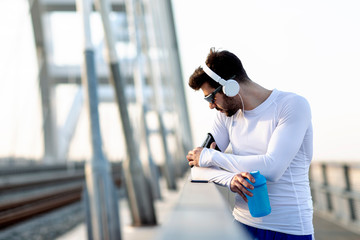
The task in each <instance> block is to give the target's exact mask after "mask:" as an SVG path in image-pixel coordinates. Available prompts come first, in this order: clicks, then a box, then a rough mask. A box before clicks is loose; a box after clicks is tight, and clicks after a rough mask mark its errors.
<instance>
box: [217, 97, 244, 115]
mask: <svg viewBox="0 0 360 240" xmlns="http://www.w3.org/2000/svg"><path fill="white" fill-rule="evenodd" d="M240 105H241V103H240V104H239V102H238V101H236V100H235V99H234V98H233V97H227V96H225V98H224V108H220V107H219V106H216V110H218V111H220V112H222V113H224V114H225V115H226V116H227V117H231V116H233V115H234V114H235V113H237V111H238V110H239V109H240V107H239V106H240Z"/></svg>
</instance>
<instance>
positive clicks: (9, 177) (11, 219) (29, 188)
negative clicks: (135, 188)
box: [0, 164, 121, 230]
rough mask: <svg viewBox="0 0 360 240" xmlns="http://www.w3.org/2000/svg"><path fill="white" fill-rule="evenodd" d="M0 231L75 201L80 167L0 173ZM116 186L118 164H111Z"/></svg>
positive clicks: (79, 194) (80, 182) (78, 197)
mask: <svg viewBox="0 0 360 240" xmlns="http://www.w3.org/2000/svg"><path fill="white" fill-rule="evenodd" d="M0 174H1V175H0V196H1V197H0V230H2V229H6V228H8V227H10V226H13V225H15V224H19V223H21V222H23V221H25V220H27V219H30V218H33V217H36V216H38V215H40V214H44V213H46V212H50V211H52V210H55V209H58V208H60V207H64V206H66V205H69V204H72V203H75V202H78V201H80V200H81V198H82V192H83V186H84V183H85V175H84V165H83V164H77V165H76V166H75V167H74V166H73V167H72V168H71V169H70V170H69V167H68V166H66V165H62V166H56V167H54V168H51V169H49V167H48V166H47V167H46V166H44V167H42V166H37V167H26V170H25V169H18V171H14V169H13V168H11V169H9V171H6V169H2V170H1V172H0ZM112 175H113V179H114V183H115V185H116V186H118V187H120V185H121V165H120V164H113V165H112Z"/></svg>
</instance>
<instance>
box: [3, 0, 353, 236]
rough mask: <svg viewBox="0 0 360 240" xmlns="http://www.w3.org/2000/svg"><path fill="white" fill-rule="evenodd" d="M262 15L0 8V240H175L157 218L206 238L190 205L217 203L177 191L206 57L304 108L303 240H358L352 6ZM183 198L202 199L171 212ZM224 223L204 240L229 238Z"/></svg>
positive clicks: (193, 139) (25, 0)
mask: <svg viewBox="0 0 360 240" xmlns="http://www.w3.org/2000/svg"><path fill="white" fill-rule="evenodd" d="M275 2H276V3H274V4H271V6H270V5H268V4H269V3H265V2H262V1H253V2H252V3H249V2H247V3H246V1H232V0H226V1H224V2H222V4H221V5H219V4H218V2H217V1H210V0H209V1H208V0H199V1H191V3H189V1H182V0H172V1H171V0H153V1H149V0H95V1H90V0H79V1H76V0H2V1H0V86H1V87H0V108H1V113H2V114H1V119H0V239H56V238H60V239H68V235H66V233H67V232H68V231H69V230H71V229H74V228H75V229H76V228H77V227H78V226H79V225H81V224H82V226H84V225H85V226H86V227H85V228H86V234H85V230H84V229H83V228H80V231H82V234H83V235H81V236H82V237H83V238H88V239H120V238H123V239H144V236H147V237H148V236H152V235H149V232H151V233H152V234H155V233H156V234H157V235H158V236H159V237H158V238H160V239H166V237H168V236H169V235H168V234H170V235H171V236H172V237H174V236H173V232H174V225H176V226H177V228H176V229H177V231H178V237H179V239H181V236H184V235H181V233H182V234H184V228H182V227H180V226H178V225H181V226H183V227H185V226H187V225H186V224H188V223H186V222H185V220H184V222H177V221H176V220H178V219H175V220H174V214H172V213H173V212H175V216H178V217H179V216H180V218H183V219H187V218H186V217H189V216H190V215H186V214H189V213H190V214H191V217H199V218H197V219H198V221H199V222H203V223H204V226H203V227H205V228H208V226H210V225H211V224H213V223H214V222H211V218H208V219H204V218H201V216H202V215H203V212H200V211H199V212H197V211H195V210H194V209H195V208H196V204H197V203H198V201H209V202H210V203H211V204H210V203H209V206H210V205H211V207H212V208H214V206H219V208H220V209H222V210H223V207H224V208H228V206H227V204H228V203H226V202H228V201H229V202H230V203H229V204H230V206H231V200H229V199H230V197H229V196H230V195H231V194H230V193H228V192H226V191H224V189H222V190H221V191H220V192H221V193H222V196H225V199H226V201H225V203H223V202H222V199H221V198H220V197H218V192H219V191H214V190H215V189H214V188H215V187H214V186H212V185H211V186H209V185H210V184H209V185H206V184H205V185H199V186H198V185H191V184H190V183H189V182H188V179H187V174H188V169H189V168H188V166H187V162H186V160H185V156H186V154H187V152H188V150H190V149H192V148H193V147H194V146H196V145H200V143H201V142H200V141H201V140H202V138H203V137H204V136H205V134H206V131H207V129H208V127H209V126H210V125H209V124H210V123H211V121H210V120H211V118H212V116H213V115H212V114H213V113H209V112H206V110H205V111H204V110H203V109H206V107H207V106H206V105H205V104H201V103H200V104H199V103H197V102H198V99H199V98H200V97H199V95H198V93H194V92H192V91H190V90H189V88H188V87H187V83H186V82H187V77H188V75H189V74H191V72H192V71H193V70H194V69H195V68H196V67H198V66H199V65H201V64H202V62H203V61H204V60H205V58H206V54H207V53H208V50H209V49H210V47H219V48H226V49H228V50H230V51H234V52H235V53H237V54H240V58H241V59H242V60H243V61H244V65H245V68H246V69H247V70H248V73H249V75H250V76H254V78H255V79H254V81H256V82H259V83H260V84H262V85H265V86H266V87H268V88H274V87H276V88H279V90H289V91H294V92H299V93H300V94H301V95H304V96H305V97H307V98H308V100H309V101H310V103H311V104H312V108H313V115H314V118H313V119H314V129H315V141H314V142H315V159H314V164H313V165H312V167H311V174H310V176H309V177H310V180H311V184H312V185H311V187H312V190H313V199H314V206H315V213H316V214H315V221H316V224H315V228H316V229H315V230H317V232H318V236H317V238H316V239H331V237H336V238H335V239H339V238H341V239H358V236H359V235H358V234H359V230H358V229H359V224H360V210H359V209H360V183H359V181H358V178H357V175H358V173H359V165H358V163H357V158H358V153H359V148H358V146H357V144H358V143H359V139H360V138H358V134H359V131H358V130H359V127H358V124H357V119H358V118H359V116H360V114H358V113H359V112H358V109H357V108H356V109H355V108H354V107H353V105H352V104H353V103H354V102H356V101H357V100H358V94H357V89H356V88H354V87H351V85H350V84H349V82H351V83H352V82H354V81H353V80H354V79H355V80H356V79H357V78H358V76H359V72H358V71H353V70H351V69H353V66H355V67H356V69H357V65H358V63H360V58H359V53H360V50H359V47H358V46H357V45H358V40H359V39H360V37H359V34H357V31H354V26H356V24H354V22H355V23H356V22H360V21H357V20H359V19H358V18H359V15H358V14H357V12H356V11H355V9H356V8H355V7H354V6H357V5H356V4H355V3H353V2H351V1H347V2H346V3H341V4H340V3H339V2H338V1H333V2H331V3H330V4H329V5H321V3H317V4H313V3H312V1H304V2H303V4H301V5H295V3H290V2H285V1H281V0H277V1H275ZM323 4H325V3H323ZM309 6H311V8H310V7H309ZM323 7H324V8H323ZM320 9H321V10H322V9H324V11H323V12H322V14H323V15H320V16H322V17H323V18H321V20H319V21H318V20H316V21H315V20H314V19H317V18H316V17H317V16H318V15H317V14H315V13H318V12H320ZM215 11H217V12H215ZM354 11H355V12H356V14H354V13H355V12H354ZM220 13H221V16H222V17H220ZM334 13H337V14H338V15H337V16H338V17H337V18H336V19H335V20H330V19H333V18H332V17H333V16H334ZM246 14H249V15H246ZM275 15H276V16H278V18H275V17H274V16H275ZM214 16H219V17H214ZM340 16H344V17H340ZM284 18H286V19H287V20H284ZM248 19H250V20H248ZM247 20H248V21H249V22H247ZM230 23H231V24H235V25H234V26H232V25H231V24H230ZM291 24H292V25H291ZM352 24H354V25H352ZM230 25H231V26H230ZM270 25H271V26H270ZM290 25H291V26H290ZM238 28H239V29H240V30H239V29H238ZM343 29H345V30H343ZM286 30H287V31H289V32H290V33H289V32H286ZM348 30H349V31H348ZM214 31H215V32H214ZM238 31H239V32H241V33H242V34H243V35H244V36H248V38H245V37H241V36H242V35H241V34H239V35H238V34H237V32H238ZM285 32H286V33H285ZM334 32H335V33H334ZM257 34H258V35H257ZM287 34H288V35H287ZM302 34H303V35H304V36H302ZM321 34H323V35H324V38H321V37H320V36H321ZM229 36H231V37H229ZM339 36H342V37H341V38H340V37H339ZM261 39H263V40H261ZM295 39H296V40H295ZM324 39H325V40H324ZM230 40H231V41H230ZM323 40H324V41H323ZM324 42H325V43H326V44H324ZM304 43H307V45H306V46H305V44H304ZM334 43H340V44H339V45H335V44H334ZM339 46H340V47H339ZM346 46H347V48H346ZM282 49H283V50H282ZM324 52H326V54H325V55H323V53H324ZM262 54H263V55H262ZM310 56H311V57H310ZM305 59H306V61H305ZM344 59H351V61H349V62H346V64H345V60H344ZM334 62H337V64H335V63H334ZM300 63H301V64H302V65H301V64H300ZM285 64H288V65H285ZM300 65H301V66H302V67H299V66H300ZM279 71H281V72H280V73H278V72H279ZM289 72H292V74H291V75H289ZM294 73H296V74H294ZM309 75H310V76H309ZM340 77H344V79H343V80H339V79H340ZM289 78H292V79H293V81H289ZM264 79H265V80H268V81H267V82H265V83H262V82H261V81H262V80H264ZM281 79H282V80H283V81H282V82H281ZM324 79H325V80H324ZM258 80H259V81H258ZM316 80H318V81H316ZM357 80H358V79H357ZM347 81H349V82H347ZM310 83H311V85H310ZM340 83H343V85H341V84H340ZM273 84H274V85H273ZM327 84H328V85H327ZM326 86H327V87H326ZM293 88H295V89H293ZM355 93H356V94H355ZM194 99H196V100H195V101H194ZM318 99H321V100H320V101H319V100H318ZM200 101H201V100H199V102H200ZM345 105H346V106H347V107H348V108H351V109H352V111H347V109H346V108H342V107H343V106H345ZM200 109H201V110H200ZM334 109H335V110H334ZM334 112H335V113H336V114H334ZM340 112H341V113H342V114H340ZM344 119H346V123H344V122H345V121H344ZM338 123H341V124H338ZM344 125H346V126H344ZM329 127H331V129H329ZM329 131H331V134H329ZM329 136H331V137H329ZM335 146H336V148H337V149H336V148H335ZM342 157H344V158H342ZM199 192H204V193H207V194H209V197H208V198H209V199H204V198H201V196H199V195H198V197H199V198H194V199H191V200H192V201H190V202H187V201H185V202H184V197H179V194H183V195H182V196H194V195H193V194H194V193H199ZM190 193H191V194H190ZM195 195H196V194H195ZM179 199H180V200H179ZM117 200H119V202H118V201H117ZM210 200H211V201H210ZM120 202H124V204H120ZM176 206H177V207H176ZM174 209H175V210H174ZM179 209H183V211H180V212H179V211H178V210H179ZM203 210H204V209H203ZM206 210H209V209H206ZM218 210H219V209H218ZM164 211H166V215H164V214H165V213H164ZM51 214H52V215H51ZM229 214H230V213H229ZM50 215H51V217H48V216H50ZM124 216H127V217H124ZM164 216H166V217H167V218H165V217H164ZM324 218H326V219H327V220H330V222H327V221H325V223H326V224H325V223H324V221H323V219H324ZM34 219H35V220H34ZM165 219H166V220H165ZM224 219H227V217H226V216H224ZM35 222H36V223H35ZM226 223H227V220H224V222H223V223H222V224H219V225H217V226H213V227H212V231H213V233H218V234H219V233H220V234H225V233H224V232H226V233H227V234H228V235H223V237H224V238H223V239H226V238H227V237H228V238H229V239H232V238H233V237H234V236H235V235H236V236H239V234H241V233H238V232H236V231H234V230H233V229H231V228H229V229H228V228H223V229H222V230H221V228H222V227H224V225H225V224H226ZM339 225H340V226H341V228H337V226H339ZM44 226H46V229H44V228H43V227H44ZM130 226H131V227H130ZM211 226H212V225H211ZM161 227H163V228H161ZM164 228H165V229H164ZM144 229H146V231H144ZM224 229H226V231H225V230H224ZM339 229H340V230H339ZM194 231H196V229H194ZM70 235H71V234H70ZM75 235H76V233H75ZM175 235H176V234H175ZM209 235H210V236H203V237H204V239H210V237H214V238H216V236H218V235H216V234H212V232H209ZM62 236H65V237H63V238H61V237H62ZM129 236H131V237H129ZM82 237H80V238H79V237H77V238H75V239H81V238H82ZM150 239H153V238H152V237H151V238H150ZM197 239H200V237H199V238H197Z"/></svg>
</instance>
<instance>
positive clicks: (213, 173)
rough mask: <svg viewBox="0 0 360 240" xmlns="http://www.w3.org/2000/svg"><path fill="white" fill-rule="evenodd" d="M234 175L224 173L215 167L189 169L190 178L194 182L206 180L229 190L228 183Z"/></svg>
mask: <svg viewBox="0 0 360 240" xmlns="http://www.w3.org/2000/svg"><path fill="white" fill-rule="evenodd" d="M235 174H236V173H231V172H227V171H224V170H222V169H220V168H218V167H216V166H212V167H207V168H202V167H193V168H192V169H191V177H192V179H194V180H206V181H209V182H214V183H217V184H219V185H222V186H226V187H228V188H229V189H230V182H231V180H232V178H233V177H234V176H235Z"/></svg>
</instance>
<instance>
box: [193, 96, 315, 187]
mask: <svg viewBox="0 0 360 240" xmlns="http://www.w3.org/2000/svg"><path fill="white" fill-rule="evenodd" d="M310 124H311V111H310V106H309V104H308V102H307V101H306V99H304V98H302V97H299V96H298V97H296V98H291V99H289V100H288V101H287V102H286V103H285V105H284V106H283V107H282V109H281V110H280V112H279V122H278V125H277V127H276V128H275V130H274V132H273V134H272V136H271V138H270V141H269V144H268V149H267V152H266V153H265V154H262V155H248V156H239V155H233V154H224V153H220V152H218V151H215V150H213V149H203V151H202V152H201V155H200V161H199V164H200V167H209V166H217V167H219V168H221V169H225V170H227V171H230V172H235V173H238V172H244V171H248V172H250V171H253V170H259V171H260V172H261V173H262V174H263V175H264V176H265V177H266V178H267V179H268V180H269V181H277V180H278V179H280V177H281V176H282V175H283V174H284V172H285V171H286V169H287V168H288V166H289V165H290V163H291V161H292V160H293V159H294V157H295V155H296V154H297V152H298V151H299V149H300V146H301V144H302V142H303V139H304V136H305V134H306V131H307V129H308V128H309V125H310Z"/></svg>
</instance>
